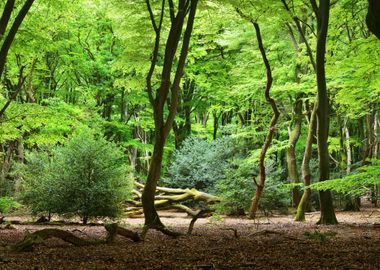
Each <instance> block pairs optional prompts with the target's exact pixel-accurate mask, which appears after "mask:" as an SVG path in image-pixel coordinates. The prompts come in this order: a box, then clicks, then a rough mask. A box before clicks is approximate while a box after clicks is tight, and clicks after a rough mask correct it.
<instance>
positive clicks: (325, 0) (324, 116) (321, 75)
mask: <svg viewBox="0 0 380 270" xmlns="http://www.w3.org/2000/svg"><path fill="white" fill-rule="evenodd" d="M311 1H312V3H314V4H315V1H313V0H311ZM329 13H330V1H329V0H320V1H319V7H318V10H317V11H316V15H317V21H318V38H317V53H316V70H317V86H318V87H317V88H318V95H317V98H318V108H317V140H318V157H319V181H325V180H328V179H329V177H330V163H329V160H330V157H329V149H328V143H327V140H328V136H329V123H330V117H329V114H330V104H329V97H328V94H327V87H326V73H325V52H326V39H327V31H328V23H329ZM319 200H320V206H321V216H320V219H319V221H318V223H319V224H336V223H338V221H337V219H336V216H335V211H334V206H333V201H332V196H331V191H330V190H324V191H319Z"/></svg>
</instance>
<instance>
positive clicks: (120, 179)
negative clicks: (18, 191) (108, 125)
mask: <svg viewBox="0 0 380 270" xmlns="http://www.w3.org/2000/svg"><path fill="white" fill-rule="evenodd" d="M87 132H88V131H87ZM27 161H28V164H27V167H26V173H25V175H24V182H23V188H24V189H25V191H24V194H23V196H22V197H23V201H24V202H25V203H26V204H28V205H30V206H31V207H32V211H33V212H35V213H37V212H43V211H44V212H49V213H57V214H77V215H79V216H81V217H82V218H83V221H84V222H86V221H87V219H88V218H89V217H104V216H108V217H116V216H117V215H118V214H120V211H121V206H122V203H123V201H124V200H125V199H126V198H127V197H128V194H129V192H130V189H131V179H130V177H129V173H128V170H127V167H126V166H125V159H124V158H123V155H122V153H121V152H120V150H119V149H118V148H116V147H115V146H114V145H112V144H111V143H109V142H107V141H105V140H104V139H95V138H94V137H93V135H88V134H85V133H82V134H79V135H77V136H76V137H74V138H73V139H72V140H71V141H70V142H69V143H68V144H67V145H66V146H64V147H58V148H56V149H54V150H53V151H52V153H51V157H48V155H47V154H45V153H33V152H32V153H30V154H29V155H28V156H27Z"/></svg>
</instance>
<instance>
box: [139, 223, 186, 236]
mask: <svg viewBox="0 0 380 270" xmlns="http://www.w3.org/2000/svg"><path fill="white" fill-rule="evenodd" d="M151 229H154V230H157V231H159V232H162V233H163V234H165V235H168V236H170V237H173V238H177V237H180V236H183V234H182V233H180V232H176V231H172V230H170V229H168V228H166V227H165V226H163V225H154V224H153V225H145V226H144V228H143V231H142V233H141V234H140V238H141V239H145V237H146V234H147V233H148V231H149V230H151Z"/></svg>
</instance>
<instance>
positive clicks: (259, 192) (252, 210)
mask: <svg viewBox="0 0 380 270" xmlns="http://www.w3.org/2000/svg"><path fill="white" fill-rule="evenodd" d="M251 22H252V23H253V26H254V27H255V31H256V39H257V42H258V45H259V49H260V53H261V57H262V59H263V62H264V64H265V68H266V75H267V82H266V86H265V98H266V100H267V102H268V103H269V104H270V105H271V107H272V110H273V117H272V120H271V122H270V127H269V131H268V134H267V137H266V139H265V142H264V145H263V147H262V149H261V153H260V159H259V183H256V181H254V182H255V185H256V192H255V196H254V197H253V199H252V204H251V208H250V213H249V216H250V217H251V218H255V217H256V212H257V208H258V204H259V200H260V198H261V195H262V192H263V190H264V185H265V178H266V174H265V156H266V153H267V150H268V148H269V146H270V144H271V142H272V139H273V135H274V133H275V128H276V124H277V121H278V118H279V116H280V113H279V111H278V109H277V106H276V102H275V101H274V99H273V98H271V96H270V88H271V86H272V81H273V78H272V71H271V67H270V64H269V61H268V59H267V56H266V53H265V49H264V45H263V41H262V38H261V33H260V27H259V25H258V24H257V23H256V22H253V21H251Z"/></svg>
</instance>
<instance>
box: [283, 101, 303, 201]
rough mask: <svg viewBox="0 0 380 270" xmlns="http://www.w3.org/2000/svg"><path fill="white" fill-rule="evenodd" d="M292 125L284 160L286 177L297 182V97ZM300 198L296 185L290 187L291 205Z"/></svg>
mask: <svg viewBox="0 0 380 270" xmlns="http://www.w3.org/2000/svg"><path fill="white" fill-rule="evenodd" d="M293 123H294V127H293V129H292V130H291V131H290V132H289V143H288V149H287V151H286V162H287V167H288V178H289V181H290V183H294V184H295V183H298V182H299V177H298V169H297V159H296V145H297V142H298V139H299V137H300V134H301V124H302V100H301V99H297V100H296V103H295V105H294V112H293ZM300 199H301V194H300V190H299V188H298V187H293V188H292V207H297V206H298V204H299V202H300Z"/></svg>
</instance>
